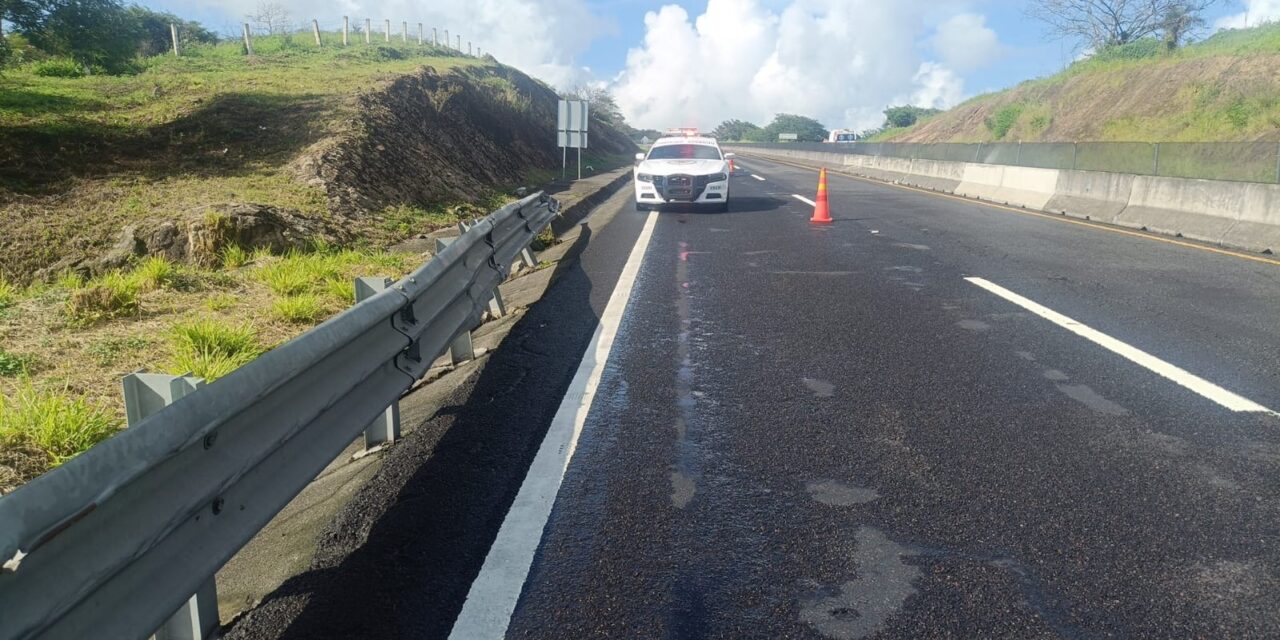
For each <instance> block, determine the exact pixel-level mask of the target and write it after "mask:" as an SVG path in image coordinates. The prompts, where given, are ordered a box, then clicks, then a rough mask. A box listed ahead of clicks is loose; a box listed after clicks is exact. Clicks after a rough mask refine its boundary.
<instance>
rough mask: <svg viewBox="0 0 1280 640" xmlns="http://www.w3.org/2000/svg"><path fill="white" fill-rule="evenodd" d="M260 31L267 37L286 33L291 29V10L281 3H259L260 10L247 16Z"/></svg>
mask: <svg viewBox="0 0 1280 640" xmlns="http://www.w3.org/2000/svg"><path fill="white" fill-rule="evenodd" d="M246 17H247V18H248V19H249V22H252V23H253V24H254V26H256V27H257V28H258V31H261V32H264V33H266V34H267V35H269V36H270V35H275V34H277V33H286V32H288V31H289V29H290V24H289V17H290V16H289V10H288V9H286V8H285V6H284V5H282V4H280V3H279V2H259V3H258V10H257V12H255V13H252V14H249V15H248V16H246Z"/></svg>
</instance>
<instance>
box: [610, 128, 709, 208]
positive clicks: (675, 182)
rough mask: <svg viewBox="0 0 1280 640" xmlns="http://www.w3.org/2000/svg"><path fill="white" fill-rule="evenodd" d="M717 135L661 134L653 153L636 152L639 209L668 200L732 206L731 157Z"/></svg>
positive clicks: (635, 178)
mask: <svg viewBox="0 0 1280 640" xmlns="http://www.w3.org/2000/svg"><path fill="white" fill-rule="evenodd" d="M732 157H733V154H732V153H722V152H721V151H720V145H719V144H717V143H716V140H715V138H707V137H702V136H698V135H696V134H694V133H692V132H687V131H682V132H681V135H668V136H666V137H663V138H658V140H657V141H656V142H654V143H653V146H652V147H650V148H649V153H648V154H644V153H637V154H636V167H635V169H634V171H633V172H632V174H633V176H634V182H635V190H636V209H637V210H639V211H645V210H648V209H655V208H659V207H660V206H661V205H664V204H675V203H683V204H693V205H705V206H710V207H714V208H715V210H716V211H720V212H724V211H728V210H729V159H730V158H732Z"/></svg>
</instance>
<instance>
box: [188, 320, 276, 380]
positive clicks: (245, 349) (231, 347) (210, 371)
mask: <svg viewBox="0 0 1280 640" xmlns="http://www.w3.org/2000/svg"><path fill="white" fill-rule="evenodd" d="M169 343H170V349H171V357H172V360H171V364H170V366H169V371H170V373H173V374H174V375H183V374H188V373H190V374H191V375H194V376H196V377H198V378H204V379H205V380H208V381H213V380H217V379H218V378H221V377H223V376H225V375H227V374H228V373H231V372H232V371H235V370H236V369H238V368H240V367H242V366H244V365H245V364H247V363H249V362H250V361H252V360H253V359H254V358H257V357H258V356H259V355H261V354H262V353H263V351H265V349H264V348H263V347H262V345H261V344H259V342H258V335H257V332H256V331H255V330H254V329H253V327H251V326H249V325H248V324H240V325H232V324H227V323H224V322H221V321H218V320H208V319H206V320H193V321H189V322H183V323H179V324H175V325H173V326H172V327H171V328H170V330H169Z"/></svg>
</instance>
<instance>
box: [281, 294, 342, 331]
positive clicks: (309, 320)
mask: <svg viewBox="0 0 1280 640" xmlns="http://www.w3.org/2000/svg"><path fill="white" fill-rule="evenodd" d="M329 313H330V309H329V307H328V305H327V304H325V301H324V299H323V298H321V297H320V296H317V295H315V294H310V293H304V294H300V295H293V296H286V297H283V298H278V299H276V300H275V302H273V303H272V304H271V314H272V315H273V316H275V317H276V318H278V319H280V320H283V321H285V322H292V323H294V324H315V323H317V322H319V321H321V320H323V319H324V318H325V316H327V315H329Z"/></svg>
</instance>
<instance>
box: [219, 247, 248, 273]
mask: <svg viewBox="0 0 1280 640" xmlns="http://www.w3.org/2000/svg"><path fill="white" fill-rule="evenodd" d="M219 257H220V258H221V259H222V268H223V269H239V268H240V267H243V266H244V265H246V264H249V261H250V260H252V256H251V255H250V254H249V252H248V251H245V250H244V247H241V246H240V245H232V246H230V247H227V248H225V249H223V250H222V254H221V255H220V256H219Z"/></svg>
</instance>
